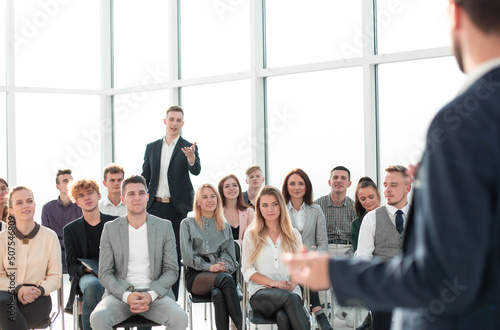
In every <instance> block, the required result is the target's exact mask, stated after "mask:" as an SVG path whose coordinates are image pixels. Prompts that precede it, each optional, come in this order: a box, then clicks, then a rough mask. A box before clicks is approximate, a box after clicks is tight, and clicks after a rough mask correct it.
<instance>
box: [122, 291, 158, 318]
mask: <svg viewBox="0 0 500 330" xmlns="http://www.w3.org/2000/svg"><path fill="white" fill-rule="evenodd" d="M152 300H153V299H152V298H151V295H150V294H149V293H147V292H145V293H142V292H132V293H131V294H129V296H128V298H127V304H128V305H129V306H130V311H131V312H132V313H143V312H145V311H147V310H149V304H151V302H152Z"/></svg>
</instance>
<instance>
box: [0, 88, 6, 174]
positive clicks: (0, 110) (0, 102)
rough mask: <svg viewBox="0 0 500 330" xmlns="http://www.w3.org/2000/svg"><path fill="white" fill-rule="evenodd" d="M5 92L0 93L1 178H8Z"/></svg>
mask: <svg viewBox="0 0 500 330" xmlns="http://www.w3.org/2000/svg"><path fill="white" fill-rule="evenodd" d="M6 120H7V117H6V104H5V93H0V132H2V133H1V134H0V178H3V179H5V180H7V123H6Z"/></svg>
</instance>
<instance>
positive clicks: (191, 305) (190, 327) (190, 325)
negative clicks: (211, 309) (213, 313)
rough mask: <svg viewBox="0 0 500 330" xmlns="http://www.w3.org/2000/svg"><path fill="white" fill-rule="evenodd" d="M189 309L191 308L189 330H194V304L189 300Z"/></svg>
mask: <svg viewBox="0 0 500 330" xmlns="http://www.w3.org/2000/svg"><path fill="white" fill-rule="evenodd" d="M188 308H189V329H190V330H193V304H192V302H191V299H189V300H188Z"/></svg>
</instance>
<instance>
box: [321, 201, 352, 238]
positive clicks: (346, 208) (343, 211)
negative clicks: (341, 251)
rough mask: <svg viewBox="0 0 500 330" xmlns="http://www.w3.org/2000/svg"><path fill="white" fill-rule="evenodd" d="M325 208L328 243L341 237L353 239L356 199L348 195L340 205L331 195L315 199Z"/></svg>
mask: <svg viewBox="0 0 500 330" xmlns="http://www.w3.org/2000/svg"><path fill="white" fill-rule="evenodd" d="M314 203H316V204H318V205H319V206H320V207H321V210H323V213H324V214H325V218H326V231H327V232H328V244H332V243H334V240H337V239H340V240H344V241H351V222H352V221H354V220H356V218H357V216H356V212H355V211H354V201H353V200H352V199H351V198H350V197H349V196H346V198H345V199H344V201H343V202H342V204H340V206H336V205H333V204H332V201H331V200H330V195H326V196H323V197H321V198H318V199H317V200H315V201H314Z"/></svg>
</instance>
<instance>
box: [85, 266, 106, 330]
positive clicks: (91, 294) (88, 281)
mask: <svg viewBox="0 0 500 330" xmlns="http://www.w3.org/2000/svg"><path fill="white" fill-rule="evenodd" d="M79 285H80V290H81V291H82V292H83V299H82V323H83V330H91V328H90V314H91V313H92V311H93V310H94V308H95V306H97V304H98V303H99V301H101V298H102V294H103V293H104V288H103V287H102V285H101V283H99V279H98V278H97V276H95V275H94V274H86V275H83V276H82V277H81V278H80V281H79Z"/></svg>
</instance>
